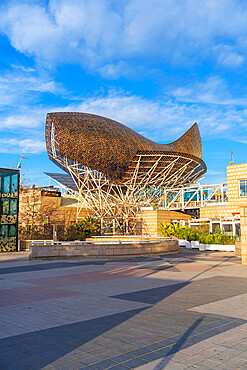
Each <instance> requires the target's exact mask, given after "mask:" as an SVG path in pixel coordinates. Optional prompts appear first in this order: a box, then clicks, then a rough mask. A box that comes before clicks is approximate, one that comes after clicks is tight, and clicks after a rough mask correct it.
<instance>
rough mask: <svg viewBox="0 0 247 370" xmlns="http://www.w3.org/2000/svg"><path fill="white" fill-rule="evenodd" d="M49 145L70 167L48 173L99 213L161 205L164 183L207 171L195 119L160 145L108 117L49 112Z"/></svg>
mask: <svg viewBox="0 0 247 370" xmlns="http://www.w3.org/2000/svg"><path fill="white" fill-rule="evenodd" d="M46 145H47V152H48V156H49V158H50V159H51V160H52V161H53V162H54V163H55V164H57V165H58V166H59V167H61V168H62V169H63V170H65V171H66V172H67V175H64V176H63V178H62V175H61V174H60V175H56V174H48V175H49V176H51V177H52V178H54V179H55V180H56V181H58V182H60V183H61V184H62V185H64V186H65V187H66V189H67V190H69V191H72V192H73V193H74V191H76V194H75V193H74V194H75V196H76V197H77V199H78V200H79V201H80V203H81V207H87V208H88V209H90V210H91V211H92V213H93V214H94V215H95V216H96V217H99V218H103V217H114V218H116V219H119V218H129V217H132V216H134V215H135V213H136V210H138V209H140V207H143V206H150V205H152V206H156V207H158V206H160V205H161V204H162V194H163V191H164V189H165V188H168V187H174V186H176V187H178V186H183V185H188V184H190V183H193V182H195V181H197V180H198V179H199V178H200V177H201V176H202V175H203V174H204V173H205V172H206V165H205V163H204V162H203V160H202V148H201V137H200V133H199V129H198V126H197V124H196V123H195V124H194V125H193V126H192V127H191V128H190V129H189V130H188V131H187V132H186V133H185V134H184V135H183V136H182V137H181V138H180V139H178V140H176V141H174V142H173V143H171V144H158V143H155V142H153V141H151V140H149V139H147V138H145V137H144V136H142V135H140V134H138V133H137V132H135V131H133V130H131V129H130V128H128V127H127V126H125V125H123V124H121V123H119V122H116V121H113V120H111V119H108V118H105V117H101V116H97V115H93V114H86V113H71V112H69V113H67V112H66V113H64V112H62V113H49V114H47V120H46ZM71 180H72V181H71ZM72 183H73V184H74V186H71V185H69V186H68V184H72ZM78 212H80V208H78Z"/></svg>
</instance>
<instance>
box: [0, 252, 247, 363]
mask: <svg viewBox="0 0 247 370" xmlns="http://www.w3.org/2000/svg"><path fill="white" fill-rule="evenodd" d="M0 289H1V292H0V369H17V370H22V369H25V370H29V369H47V370H48V369H51V370H52V369H119V370H121V369H135V368H137V369H139V370H148V369H157V370H158V369H174V370H175V369H178V370H179V369H195V368H198V369H247V266H244V265H241V263H240V260H239V259H237V258H236V257H234V254H233V253H216V252H204V253H203V252H202V253H199V252H195V251H186V250H184V249H181V251H180V253H179V254H175V255H164V256H154V257H145V258H134V259H118V260H108V261H107V260H99V259H98V260H94V261H92V260H85V259H70V260H69V259H68V260H46V261H43V260H38V261H37V260H36V261H29V260H28V258H27V254H25V253H22V254H17V253H16V254H11V255H6V254H1V255H0Z"/></svg>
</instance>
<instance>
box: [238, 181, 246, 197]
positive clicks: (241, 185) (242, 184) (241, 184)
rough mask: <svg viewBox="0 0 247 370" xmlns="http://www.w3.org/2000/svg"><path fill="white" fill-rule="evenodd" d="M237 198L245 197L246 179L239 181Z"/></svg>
mask: <svg viewBox="0 0 247 370" xmlns="http://www.w3.org/2000/svg"><path fill="white" fill-rule="evenodd" d="M239 196H240V197H247V179H245V180H239Z"/></svg>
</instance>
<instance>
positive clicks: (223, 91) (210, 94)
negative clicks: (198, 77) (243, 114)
mask: <svg viewBox="0 0 247 370" xmlns="http://www.w3.org/2000/svg"><path fill="white" fill-rule="evenodd" d="M171 94H172V96H174V97H175V98H176V99H177V100H178V101H181V102H186V103H200V104H215V105H219V106H220V105H226V106H228V105H236V106H237V105H241V106H243V107H244V106H246V105H247V97H245V96H243V97H241V98H233V97H232V95H231V93H230V90H229V87H228V85H227V84H226V82H225V80H224V79H223V78H220V77H218V76H212V77H209V78H207V79H206V80H205V81H203V82H195V83H191V84H189V85H187V86H182V87H179V88H176V89H174V90H172V92H171Z"/></svg>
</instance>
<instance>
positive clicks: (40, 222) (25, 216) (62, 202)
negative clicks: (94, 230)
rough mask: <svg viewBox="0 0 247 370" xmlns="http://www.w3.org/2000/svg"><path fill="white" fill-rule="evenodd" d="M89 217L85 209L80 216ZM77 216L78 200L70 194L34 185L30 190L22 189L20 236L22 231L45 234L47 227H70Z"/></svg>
mask: <svg viewBox="0 0 247 370" xmlns="http://www.w3.org/2000/svg"><path fill="white" fill-rule="evenodd" d="M88 215H89V212H88V211H87V210H86V209H84V208H83V209H82V210H81V211H80V215H79V216H80V217H81V218H83V217H86V216H88ZM77 216H78V215H77V200H76V199H75V198H74V197H73V196H72V195H70V194H67V193H65V194H61V192H60V191H59V189H58V188H54V187H35V186H34V185H33V186H31V188H29V189H23V188H20V198H19V229H20V234H21V233H22V229H25V233H26V234H27V231H28V232H29V230H31V229H35V230H39V231H40V232H42V230H43V231H44V232H45V229H46V228H47V225H50V226H53V225H55V226H56V227H59V226H62V227H68V226H69V225H70V224H71V223H72V222H76V220H77ZM29 234H30V235H31V233H29ZM25 236H27V235H25Z"/></svg>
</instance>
